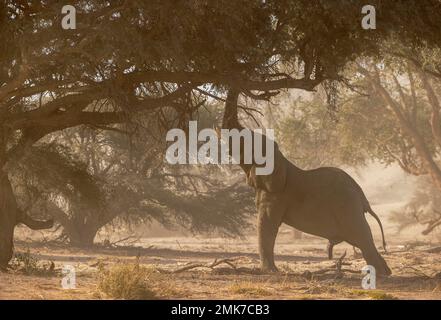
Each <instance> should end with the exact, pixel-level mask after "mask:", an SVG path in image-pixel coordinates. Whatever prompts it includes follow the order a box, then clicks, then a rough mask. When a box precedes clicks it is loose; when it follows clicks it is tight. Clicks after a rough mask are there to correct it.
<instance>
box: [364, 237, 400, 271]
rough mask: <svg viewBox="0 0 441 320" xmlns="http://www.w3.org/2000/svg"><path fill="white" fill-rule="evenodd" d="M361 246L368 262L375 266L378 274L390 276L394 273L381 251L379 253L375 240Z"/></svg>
mask: <svg viewBox="0 0 441 320" xmlns="http://www.w3.org/2000/svg"><path fill="white" fill-rule="evenodd" d="M359 248H360V250H361V253H362V254H363V258H364V259H365V260H366V262H367V264H368V265H371V266H374V267H375V271H376V272H377V274H378V275H384V276H389V275H391V274H392V271H391V270H390V268H389V266H388V265H387V263H386V261H385V260H384V259H383V257H382V256H381V255H380V253H378V250H377V248H375V244H374V242H373V241H372V243H370V244H366V245H364V246H363V247H359Z"/></svg>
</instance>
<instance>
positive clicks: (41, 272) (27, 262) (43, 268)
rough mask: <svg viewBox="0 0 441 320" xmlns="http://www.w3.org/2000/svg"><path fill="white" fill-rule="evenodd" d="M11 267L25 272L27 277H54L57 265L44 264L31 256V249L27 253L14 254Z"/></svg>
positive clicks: (51, 263)
mask: <svg viewBox="0 0 441 320" xmlns="http://www.w3.org/2000/svg"><path fill="white" fill-rule="evenodd" d="M10 266H11V268H12V269H14V270H17V271H20V272H23V273H24V274H26V275H34V276H54V275H56V272H55V265H54V263H53V262H43V261H40V260H39V259H38V258H37V257H35V256H33V255H31V253H30V251H29V249H27V250H26V252H23V253H20V252H16V253H14V257H13V258H12V260H11V263H10Z"/></svg>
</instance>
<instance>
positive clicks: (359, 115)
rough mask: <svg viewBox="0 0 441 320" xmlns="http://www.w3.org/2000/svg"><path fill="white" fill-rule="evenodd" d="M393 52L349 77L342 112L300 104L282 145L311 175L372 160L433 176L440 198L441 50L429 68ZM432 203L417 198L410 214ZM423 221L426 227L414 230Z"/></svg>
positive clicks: (429, 56)
mask: <svg viewBox="0 0 441 320" xmlns="http://www.w3.org/2000/svg"><path fill="white" fill-rule="evenodd" d="M392 44H393V45H392ZM392 44H391V43H388V44H386V45H385V47H386V48H389V46H390V47H394V50H395V53H394V54H388V53H386V52H385V53H384V54H383V59H382V60H372V59H360V60H359V61H358V62H356V63H355V64H354V65H353V68H352V69H349V70H348V72H349V73H350V74H352V75H353V81H352V84H351V88H352V89H353V90H348V89H343V90H340V92H339V101H340V103H339V104H338V109H337V110H330V109H329V108H326V105H327V101H326V99H325V97H326V96H325V95H324V94H322V95H321V96H320V95H317V96H315V97H314V98H313V99H311V100H309V101H303V102H302V101H299V102H297V103H296V104H295V105H294V107H293V110H292V111H291V113H290V115H289V117H288V118H287V119H286V120H285V121H282V124H281V125H280V130H281V140H282V143H283V144H284V145H285V146H286V147H287V148H288V150H289V151H288V152H289V153H290V154H291V156H292V157H293V158H294V161H297V162H299V163H300V164H303V165H304V163H305V162H306V163H308V164H309V166H306V167H311V166H312V167H316V166H320V165H349V166H357V165H362V164H365V163H366V161H369V160H378V161H380V162H382V163H384V164H385V165H389V164H392V163H396V164H398V165H399V166H400V167H401V168H402V169H403V171H405V172H406V173H408V174H411V175H415V176H422V175H427V176H429V177H430V181H431V183H432V187H434V188H436V189H437V190H438V192H439V191H441V189H440V181H441V179H440V177H441V175H440V173H441V171H440V166H439V154H440V147H441V144H440V142H441V139H439V138H440V137H441V136H440V134H439V133H440V132H441V121H440V118H439V112H440V103H439V92H440V88H441V87H440V79H439V78H438V77H437V76H436V75H434V74H432V73H431V72H430V71H428V70H435V69H436V63H437V62H438V60H437V59H436V57H437V56H438V50H433V51H431V52H430V51H429V50H427V51H426V52H425V60H424V61H420V62H417V60H415V59H417V56H414V57H412V59H406V58H404V57H403V56H399V55H397V54H396V52H398V50H399V47H398V45H396V44H395V43H392ZM388 45H389V46H388ZM385 51H387V52H390V51H389V50H388V49H386V50H385ZM420 58H421V56H420ZM423 66H424V67H423ZM354 90H355V91H354ZM289 128H293V129H292V130H291V131H289ZM305 142H306V143H305ZM304 166H305V165H304ZM425 190H426V191H428V190H430V188H429V189H427V188H426V189H425ZM430 193H433V191H430ZM429 198H430V197H425V198H424V197H421V196H418V195H416V199H418V200H415V199H414V200H413V201H412V204H411V205H410V206H411V207H415V206H416V205H417V204H418V205H421V204H422V203H423V202H424V201H423V200H427V199H429ZM428 204H429V202H426V203H425V205H428ZM407 209H409V207H408V208H407ZM407 209H406V210H407ZM426 211H427V210H426ZM415 212H419V211H418V210H417V211H415ZM415 212H414V214H416V213H415ZM427 214H428V213H427V212H426V213H425V216H426V217H427ZM431 214H432V218H431V219H432V220H431V223H430V225H431V226H432V225H436V226H437V225H438V221H439V215H438V214H437V213H436V211H433V210H432V213H431ZM433 219H434V220H433ZM422 220H425V221H427V219H423V218H421V219H416V220H415V221H414V222H418V221H420V222H421V221H422ZM429 229H430V230H433V228H429ZM426 233H427V232H426Z"/></svg>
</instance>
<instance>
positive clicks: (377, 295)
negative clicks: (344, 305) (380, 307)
mask: <svg viewBox="0 0 441 320" xmlns="http://www.w3.org/2000/svg"><path fill="white" fill-rule="evenodd" d="M351 293H352V294H354V295H357V296H365V297H369V298H371V299H373V300H397V299H398V298H397V297H395V296H393V295H391V294H389V293H386V292H384V291H382V290H352V291H351Z"/></svg>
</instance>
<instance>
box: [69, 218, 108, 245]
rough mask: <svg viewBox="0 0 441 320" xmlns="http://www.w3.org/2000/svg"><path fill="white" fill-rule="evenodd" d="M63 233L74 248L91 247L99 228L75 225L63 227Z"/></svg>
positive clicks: (88, 225) (85, 224)
mask: <svg viewBox="0 0 441 320" xmlns="http://www.w3.org/2000/svg"><path fill="white" fill-rule="evenodd" d="M63 227H64V231H63V233H64V234H65V235H66V236H67V237H68V239H69V243H70V244H71V245H72V246H75V247H91V246H93V240H94V239H95V236H96V234H97V233H98V230H99V229H100V228H101V226H97V225H95V224H92V223H84V224H75V223H71V225H70V226H63Z"/></svg>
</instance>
